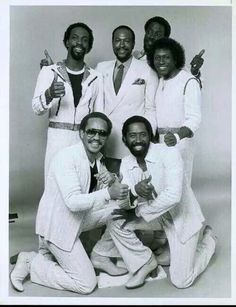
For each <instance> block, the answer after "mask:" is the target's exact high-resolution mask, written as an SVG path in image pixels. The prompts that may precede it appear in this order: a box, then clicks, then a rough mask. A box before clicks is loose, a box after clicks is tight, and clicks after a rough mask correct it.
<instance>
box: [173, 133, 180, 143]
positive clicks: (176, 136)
mask: <svg viewBox="0 0 236 307" xmlns="http://www.w3.org/2000/svg"><path fill="white" fill-rule="evenodd" d="M174 136H175V138H176V141H177V144H178V143H179V142H180V137H179V135H178V133H174Z"/></svg>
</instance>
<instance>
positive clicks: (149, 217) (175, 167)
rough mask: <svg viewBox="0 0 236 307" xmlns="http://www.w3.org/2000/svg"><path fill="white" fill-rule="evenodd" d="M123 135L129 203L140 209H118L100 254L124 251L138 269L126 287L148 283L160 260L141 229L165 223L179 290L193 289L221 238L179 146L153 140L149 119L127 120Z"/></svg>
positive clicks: (123, 169) (97, 248) (126, 259)
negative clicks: (139, 232)
mask: <svg viewBox="0 0 236 307" xmlns="http://www.w3.org/2000/svg"><path fill="white" fill-rule="evenodd" d="M122 135H123V141H124V143H125V145H126V146H127V147H128V149H129V150H130V153H131V154H130V155H129V156H127V157H125V158H123V159H122V162H121V167H120V172H121V174H122V175H123V180H122V183H124V184H127V185H128V186H129V188H130V189H131V193H130V197H129V199H127V202H131V203H134V204H135V206H136V208H135V211H133V210H125V209H115V210H114V212H113V215H114V219H113V221H109V223H108V226H107V229H108V230H109V235H110V237H109V236H107V234H104V236H103V237H102V239H101V241H99V242H98V243H97V245H96V246H95V247H94V253H95V252H96V253H97V254H101V255H103V256H107V257H112V256H117V254H118V253H120V255H121V256H122V258H123V260H124V262H125V264H126V267H127V268H128V270H129V271H130V272H131V273H133V276H132V277H131V278H130V279H129V280H128V282H127V283H126V288H128V289H133V288H137V287H139V286H142V285H143V284H144V282H145V278H146V277H147V275H149V274H150V273H151V272H152V270H154V269H155V268H156V266H157V263H156V260H155V257H154V255H153V253H152V252H151V250H150V249H149V248H148V247H146V246H144V245H143V243H142V242H141V241H140V240H139V239H138V238H137V236H136V233H135V230H137V229H141V230H148V229H151V230H155V229H157V228H159V224H161V226H162V227H163V229H164V231H165V233H166V236H167V238H168V242H169V246H170V268H169V272H170V279H171V282H172V283H173V284H174V285H175V286H176V287H177V288H186V287H189V286H190V285H191V284H192V283H193V282H194V280H195V279H196V277H197V276H199V274H201V273H202V272H203V271H204V270H205V269H206V267H207V265H208V263H209V261H210V259H211V257H212V255H213V254H214V252H215V246H216V238H215V237H214V236H213V233H212V228H211V227H210V226H209V225H206V226H205V227H203V222H204V217H203V215H202V212H201V208H200V205H199V203H198V202H197V200H196V198H195V196H194V194H193V191H192V189H191V187H190V186H189V184H188V183H187V182H186V180H185V176H184V175H183V174H184V172H183V161H182V159H181V155H180V153H179V151H178V150H177V149H176V148H175V147H168V146H166V145H165V144H153V143H152V142H151V140H152V137H153V135H152V128H151V125H150V123H149V122H148V121H147V120H146V119H145V118H143V117H140V116H133V117H131V118H129V119H127V121H126V122H125V123H124V125H123V129H122ZM145 177H146V179H144V178H145ZM201 230H203V232H202V233H201ZM104 241H105V242H104ZM101 242H102V243H103V244H102V246H101ZM114 245H115V247H114Z"/></svg>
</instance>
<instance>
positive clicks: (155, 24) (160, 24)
mask: <svg viewBox="0 0 236 307" xmlns="http://www.w3.org/2000/svg"><path fill="white" fill-rule="evenodd" d="M144 30H145V35H144V39H143V50H142V51H138V50H135V52H134V57H135V58H136V59H139V60H143V61H147V54H148V53H149V52H150V50H151V49H152V46H153V44H154V43H155V42H156V41H157V40H158V39H160V38H163V37H169V36H170V33H171V26H170V24H169V22H168V21H167V20H166V19H165V18H163V17H160V16H155V17H152V18H150V19H148V20H147V22H146V23H145V25H144ZM203 53H204V50H202V51H201V52H200V53H199V54H197V55H195V56H194V58H193V59H192V61H191V63H190V65H191V73H192V74H193V75H194V76H195V77H197V78H200V75H201V74H200V68H201V66H202V64H203V62H204V60H203V58H202V55H203Z"/></svg>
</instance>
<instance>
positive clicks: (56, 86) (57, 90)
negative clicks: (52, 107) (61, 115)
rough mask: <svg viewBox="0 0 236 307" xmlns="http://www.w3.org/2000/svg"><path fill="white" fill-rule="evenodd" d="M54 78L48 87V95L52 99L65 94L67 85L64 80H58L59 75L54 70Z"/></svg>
mask: <svg viewBox="0 0 236 307" xmlns="http://www.w3.org/2000/svg"><path fill="white" fill-rule="evenodd" d="M53 73H54V79H53V81H52V84H51V86H50V87H49V88H48V89H47V92H48V96H49V98H50V99H51V100H52V99H53V98H59V97H62V96H64V95H65V85H64V83H63V82H58V81H57V79H58V75H57V73H56V72H55V71H54V72H53Z"/></svg>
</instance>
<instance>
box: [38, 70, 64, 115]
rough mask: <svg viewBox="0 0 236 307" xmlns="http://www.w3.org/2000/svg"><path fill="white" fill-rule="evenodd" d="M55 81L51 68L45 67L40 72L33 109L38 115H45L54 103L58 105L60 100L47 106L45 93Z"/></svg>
mask: <svg viewBox="0 0 236 307" xmlns="http://www.w3.org/2000/svg"><path fill="white" fill-rule="evenodd" d="M52 81H53V72H52V71H51V69H50V66H46V67H45V66H44V67H42V69H41V70H40V72H39V75H38V78H37V83H36V87H35V90H34V97H33V99H32V109H33V111H34V113H35V114H36V115H43V114H45V113H46V112H47V110H48V109H50V108H51V106H52V105H53V104H54V103H57V102H58V101H59V99H60V98H54V99H52V101H51V102H50V103H49V104H48V105H47V104H46V97H45V91H46V90H47V89H48V88H49V87H50V86H51V84H52Z"/></svg>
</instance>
